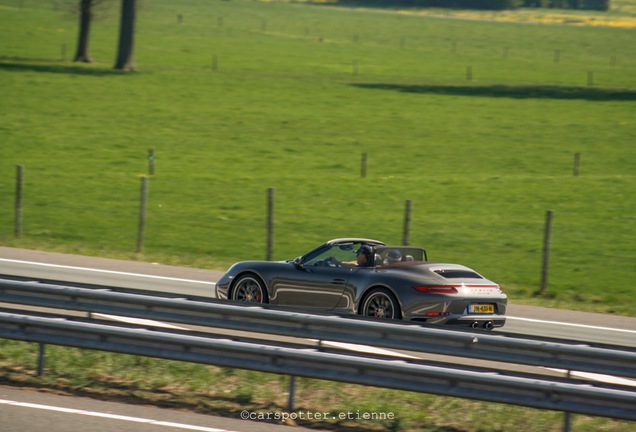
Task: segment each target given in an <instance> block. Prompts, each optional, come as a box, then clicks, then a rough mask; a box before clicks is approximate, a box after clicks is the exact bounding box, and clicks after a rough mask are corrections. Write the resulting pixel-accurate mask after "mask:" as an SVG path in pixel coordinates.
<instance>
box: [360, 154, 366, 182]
mask: <svg viewBox="0 0 636 432" xmlns="http://www.w3.org/2000/svg"><path fill="white" fill-rule="evenodd" d="M360 177H362V178H366V177H367V154H366V153H362V160H361V161H360Z"/></svg>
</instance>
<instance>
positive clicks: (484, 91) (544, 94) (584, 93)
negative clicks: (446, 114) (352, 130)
mask: <svg viewBox="0 0 636 432" xmlns="http://www.w3.org/2000/svg"><path fill="white" fill-rule="evenodd" d="M352 85H353V86H355V87H360V88H366V89H372V90H393V91H400V92H405V93H419V94H434V95H447V96H476V97H492V98H512V99H566V100H567V99H570V100H588V101H618V102H631V101H636V90H632V89H613V88H600V87H561V86H506V85H490V86H479V85H474V86H449V85H417V84H364V83H356V84H352Z"/></svg>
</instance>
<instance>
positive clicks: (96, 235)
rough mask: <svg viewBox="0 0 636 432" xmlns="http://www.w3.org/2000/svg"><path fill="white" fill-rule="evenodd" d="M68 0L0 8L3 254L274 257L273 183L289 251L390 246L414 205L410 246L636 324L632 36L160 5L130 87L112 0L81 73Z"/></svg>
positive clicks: (271, 8)
mask: <svg viewBox="0 0 636 432" xmlns="http://www.w3.org/2000/svg"><path fill="white" fill-rule="evenodd" d="M113 4H116V3H113ZM616 4H618V5H619V6H620V7H618V8H617V9H616V10H614V11H613V12H612V13H611V14H612V16H627V17H631V16H636V15H634V14H633V10H634V8H633V2H631V1H625V2H623V3H620V2H618V1H617V2H616ZM54 5H55V2H48V1H46V2H45V1H35V0H24V1H18V0H0V94H2V97H1V98H0V198H1V199H2V205H0V243H1V244H3V245H9V246H15V247H25V248H37V249H46V250H55V251H62V252H70V253H81V254H88V255H100V256H109V257H119V258H130V259H144V260H149V261H160V262H164V263H173V264H180V265H191V266H199V267H207V268H217V269H224V268H226V266H227V265H228V264H230V263H232V262H234V261H238V260H244V259H262V258H264V257H265V254H266V210H267V189H268V188H270V187H272V188H275V245H274V258H275V259H285V258H291V257H294V256H296V255H299V254H300V253H302V252H305V251H306V250H308V249H309V248H311V247H313V246H315V245H316V244H318V243H321V242H323V241H325V240H327V239H330V238H335V237H341V236H363V237H371V238H377V239H380V240H384V241H386V242H388V243H400V242H401V240H402V229H403V217H404V206H405V201H406V200H412V203H413V216H412V225H411V236H410V237H411V243H412V244H418V245H422V246H424V247H426V248H427V250H428V252H429V257H430V258H431V259H432V260H435V261H451V262H459V263H462V264H465V265H468V266H471V267H473V268H475V269H476V270H478V271H479V272H481V273H483V274H484V275H486V276H487V277H489V278H491V279H493V280H495V281H497V282H499V283H501V285H502V286H503V288H504V289H505V290H506V292H507V293H508V294H509V297H510V299H511V301H513V302H518V303H524V302H525V303H534V304H542V305H547V306H556V307H568V308H576V309H582V310H595V311H603V312H612V313H619V314H627V315H635V314H636V312H634V309H635V308H634V306H635V303H634V300H633V298H634V290H633V287H632V285H633V280H634V279H635V278H636V264H635V262H636V241H635V238H636V200H635V199H634V191H636V172H635V168H636V146H635V143H636V120H635V119H636V116H635V114H636V43H634V42H635V41H636V37H635V33H634V29H633V28H613V27H601V26H568V25H541V24H540V25H532V24H516V23H510V22H504V23H497V22H490V21H479V20H466V19H440V18H434V17H426V16H417V15H413V14H403V13H381V12H379V11H376V10H374V11H365V10H349V9H343V8H332V7H322V6H310V5H307V4H291V3H280V2H276V3H263V2H254V1H244V0H232V1H205V0H188V1H181V2H178V3H177V2H174V1H168V0H156V1H145V2H143V8H142V9H141V10H140V12H139V17H138V28H137V40H136V46H135V51H136V61H137V65H138V69H139V70H138V72H136V73H130V74H125V73H118V72H116V71H114V70H113V69H112V65H113V64H114V60H115V54H116V52H115V49H116V42H117V29H118V16H117V14H118V9H117V8H116V7H114V6H113V7H111V8H105V9H102V10H101V11H100V13H99V17H98V19H97V20H96V21H95V22H94V27H93V30H92V38H91V52H92V54H93V57H94V58H95V60H96V62H95V63H94V64H90V65H81V64H74V63H71V62H70V59H71V58H72V54H73V52H74V49H75V40H76V36H77V22H76V19H75V18H73V17H72V16H69V15H68V14H66V13H63V11H61V10H60V8H59V7H57V8H56V7H54ZM550 13H552V12H550ZM621 14H622V15H621ZM178 15H181V16H182V22H180V23H179V20H178V18H177V17H178ZM586 16H588V17H589V16H590V14H589V13H587V15H586ZM468 68H470V69H471V74H472V76H471V79H470V80H469V79H468V77H467V71H468ZM151 148H152V149H154V150H155V154H156V174H155V175H154V176H153V177H152V178H151V179H150V198H149V205H148V225H147V229H146V238H145V248H144V253H143V254H141V255H137V254H135V253H134V251H135V246H136V239H137V233H136V230H137V223H138V211H139V189H140V186H139V184H140V180H139V178H140V176H141V175H144V174H146V173H147V170H148V162H147V155H148V150H149V149H151ZM363 153H366V154H367V155H368V167H367V176H366V178H361V157H362V154H363ZM575 153H580V155H581V166H580V175H579V176H574V175H573V163H574V155H575ZM18 164H22V165H24V167H25V189H24V194H25V196H24V210H23V218H24V219H23V220H24V222H23V234H22V237H21V238H20V239H15V238H14V235H13V232H14V209H13V206H14V199H15V198H14V193H15V192H14V191H15V171H16V165H18ZM547 210H552V211H553V212H554V221H553V236H552V247H551V263H550V278H549V281H550V285H549V288H548V295H547V296H546V297H544V298H540V299H538V298H534V297H533V295H532V294H533V293H534V292H535V291H536V290H537V289H538V288H539V285H540V280H541V260H542V242H543V226H544V220H545V215H546V211H547Z"/></svg>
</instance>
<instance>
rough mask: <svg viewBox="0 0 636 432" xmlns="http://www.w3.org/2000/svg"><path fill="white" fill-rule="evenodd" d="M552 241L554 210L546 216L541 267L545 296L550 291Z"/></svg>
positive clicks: (542, 289) (541, 292)
mask: <svg viewBox="0 0 636 432" xmlns="http://www.w3.org/2000/svg"><path fill="white" fill-rule="evenodd" d="M551 239H552V210H548V211H547V212H546V216H545V232H544V236H543V265H542V267H541V291H540V294H545V292H546V290H547V289H548V267H549V264H550V242H551Z"/></svg>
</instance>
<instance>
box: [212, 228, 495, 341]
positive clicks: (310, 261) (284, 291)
mask: <svg viewBox="0 0 636 432" xmlns="http://www.w3.org/2000/svg"><path fill="white" fill-rule="evenodd" d="M216 296H217V298H219V299H226V300H233V301H237V302H252V303H269V304H271V305H276V306H284V307H288V308H293V309H296V310H299V309H304V310H308V311H311V310H314V311H318V310H320V311H332V312H337V313H348V314H357V315H363V316H369V317H376V318H384V319H402V320H407V321H416V322H426V323H433V324H448V325H459V326H466V327H473V328H475V327H481V328H485V329H489V330H490V329H493V328H495V327H501V326H503V325H504V324H505V321H506V317H505V314H506V304H507V297H506V295H505V294H504V293H503V292H502V291H501V289H500V287H499V285H498V284H496V283H495V282H492V281H490V280H488V279H486V278H485V277H483V276H482V275H480V274H479V273H477V272H476V271H474V270H472V269H470V268H468V267H465V266H463V265H459V264H446V263H438V262H431V261H429V260H428V257H427V254H426V251H425V250H424V249H423V248H420V247H413V246H387V245H385V244H384V243H382V242H380V241H377V240H371V239H360V238H344V239H335V240H331V241H328V242H326V243H324V244H322V245H320V246H318V247H317V248H315V249H313V250H311V251H309V252H307V253H306V254H304V255H301V256H299V257H297V258H295V259H291V260H287V261H244V262H239V263H236V264H234V265H233V266H232V267H230V269H229V270H228V271H227V272H226V273H225V274H224V275H223V276H222V277H221V278H220V279H219V280H218V282H217V283H216Z"/></svg>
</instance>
